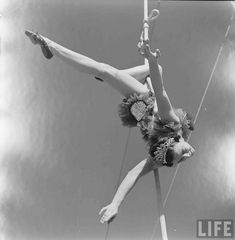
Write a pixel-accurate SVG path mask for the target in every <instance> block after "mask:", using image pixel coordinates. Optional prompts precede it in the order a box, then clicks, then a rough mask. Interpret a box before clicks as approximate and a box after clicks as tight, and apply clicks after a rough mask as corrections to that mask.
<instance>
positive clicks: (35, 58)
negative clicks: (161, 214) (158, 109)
mask: <svg viewBox="0 0 235 240" xmlns="http://www.w3.org/2000/svg"><path fill="white" fill-rule="evenodd" d="M3 2H4V1H3ZM3 2H2V3H3ZM155 6H156V3H155V2H151V4H150V9H152V8H154V7H155ZM1 12H2V15H3V17H2V18H1V79H0V132H1V134H0V135H1V137H0V206H1V208H0V228H1V235H0V239H1V240H21V239H22V240H28V239H30V240H42V239H46V240H54V239H58V240H64V239H66V240H67V239H68V240H74V239H81V240H83V239H84V240H93V239H104V236H105V231H106V225H102V224H100V223H99V216H98V212H99V210H100V209H101V208H102V207H103V206H105V205H106V204H108V203H109V202H110V201H111V200H112V197H113V195H114V192H115V186H116V184H117V181H118V176H119V172H120V167H121V160H122V156H123V152H124V148H125V144H126V140H127V136H128V129H127V128H124V127H122V126H121V122H120V119H119V117H118V114H117V105H118V104H119V103H120V101H121V99H122V97H121V96H120V95H119V93H117V92H116V91H115V90H113V89H111V88H110V86H108V85H106V84H105V83H101V82H98V81H96V80H94V79H93V77H92V76H90V75H86V74H83V73H80V72H78V71H77V69H75V68H74V67H71V66H68V65H66V64H65V63H64V62H63V61H61V60H60V59H58V58H56V57H54V58H52V59H51V60H47V59H45V58H44V57H43V55H42V53H41V51H40V48H39V47H35V46H33V45H32V44H31V43H30V41H29V40H28V39H27V38H26V37H25V35H24V30H25V29H30V30H33V31H38V32H40V33H41V34H42V35H44V36H47V37H48V38H50V39H52V40H54V41H56V42H58V43H60V44H61V45H63V46H65V47H67V48H69V49H71V50H73V51H77V52H79V53H82V54H85V55H87V56H89V57H91V58H93V59H95V60H97V61H100V62H104V63H108V64H110V65H112V66H114V67H116V68H119V69H124V68H128V67H133V66H136V65H141V64H143V59H142V57H141V56H139V55H138V53H137V48H136V45H137V43H138V40H139V35H140V31H141V26H142V18H143V4H142V1H141V0H138V1H136V0H135V1H134V0H128V1H113V0H110V1H107V0H105V1H103V0H96V1H94V0H76V1H75V0H70V1H62V0H47V1H46V0H44V1H39V0H24V1H23V0H20V1H16V0H11V1H7V2H6V4H3V6H2V8H1ZM231 14H232V7H231V5H230V3H229V2H226V1H224V2H222V1H209V2H203V1H200V2H196V1H192V2H191V1H182V2H180V1H172V2H166V1H162V2H161V8H160V17H159V18H158V19H157V22H156V27H155V30H154V32H153V35H152V43H151V47H152V49H155V48H159V49H160V50H161V53H162V56H161V58H160V60H159V61H160V64H161V65H162V67H163V78H164V82H165V87H166V90H167V92H168V95H169V96H170V99H171V101H172V103H173V105H174V106H175V107H182V108H184V109H185V110H186V111H188V112H190V113H191V114H192V115H193V116H195V115H196V112H197V108H198V106H199V103H200V100H201V97H202V95H203V92H204V90H205V87H206V85H207V82H208V80H209V77H210V74H211V72H212V68H213V65H214V63H215V59H216V57H217V55H218V52H219V49H220V46H221V44H222V42H223V40H224V35H225V32H226V29H227V26H228V24H229V22H230V17H231ZM233 30H234V31H235V23H234V24H233V25H232V26H231V32H233ZM234 63H235V52H234V49H233V48H232V43H230V44H229V43H226V44H225V45H224V48H223V51H222V53H221V56H220V58H219V62H218V65H217V67H216V69H215V73H214V75H213V79H212V82H211V85H210V87H209V89H208V92H207V95H206V98H205V101H204V103H203V106H202V109H201V112H200V114H199V116H198V119H197V122H196V126H195V131H194V133H193V134H192V137H191V139H190V143H191V144H192V145H193V147H194V148H195V150H196V154H195V155H194V156H193V157H192V158H191V159H190V160H189V161H187V162H185V163H183V164H182V165H181V167H180V169H179V172H178V175H177V177H176V179H175V183H174V185H173V189H172V192H171V194H170V196H169V198H168V201H167V203H166V208H165V214H166V221H167V230H168V236H169V239H170V240H171V239H172V240H178V239H181V240H184V239H187V240H191V239H192V240H193V239H197V238H196V221H197V219H234V218H235V210H234V209H235V201H234V200H235V163H234V155H235V150H234V144H235V127H234V120H235V110H234V100H235V72H234ZM146 154H147V148H146V146H145V144H144V142H143V141H142V139H141V135H140V133H139V132H138V129H132V130H131V136H130V141H129V144H128V151H127V158H126V162H125V165H124V169H123V173H122V177H124V175H125V174H126V173H127V172H128V171H129V170H130V169H131V168H132V167H133V166H135V165H136V164H137V163H138V162H139V161H141V160H142V159H144V158H145V157H146ZM174 170H175V169H172V168H162V169H160V180H161V187H162V194H163V198H164V197H165V195H166V193H167V190H168V187H169V184H170V181H171V179H172V176H173V174H174ZM156 221H157V203H156V191H155V183H154V178H153V174H152V173H150V174H148V175H147V176H145V177H144V178H143V179H140V180H139V182H138V183H137V185H136V186H135V188H134V189H133V190H132V192H131V193H130V194H129V195H128V197H127V199H126V200H125V201H124V203H123V204H122V206H121V208H120V210H119V215H118V216H117V218H116V219H115V221H114V222H113V223H112V224H111V226H110V231H109V239H115V240H122V239H139V240H141V239H151V236H152V235H154V238H155V239H156V238H157V237H159V236H160V230H159V228H158V229H157V231H156V233H155V234H153V229H154V226H155V223H156Z"/></svg>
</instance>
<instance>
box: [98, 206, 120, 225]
mask: <svg viewBox="0 0 235 240" xmlns="http://www.w3.org/2000/svg"><path fill="white" fill-rule="evenodd" d="M101 214H103V216H102V217H101V219H100V222H101V223H105V222H107V223H110V222H112V221H113V219H114V218H115V217H116V216H117V214H118V207H117V206H116V205H115V204H112V203H111V204H109V205H107V206H106V207H103V208H102V209H101V210H100V212H99V215H101Z"/></svg>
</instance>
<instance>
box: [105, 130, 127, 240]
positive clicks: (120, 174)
mask: <svg viewBox="0 0 235 240" xmlns="http://www.w3.org/2000/svg"><path fill="white" fill-rule="evenodd" d="M130 137H131V128H129V129H128V135H127V139H126V143H125V148H124V152H123V155H122V163H121V168H120V171H119V176H118V181H117V184H116V186H115V192H116V191H117V189H118V186H119V184H120V182H121V177H122V172H123V169H124V165H125V162H126V155H127V150H128V146H129V142H130ZM109 230H110V223H108V224H107V227H106V232H105V238H104V239H105V240H107V239H108V235H109Z"/></svg>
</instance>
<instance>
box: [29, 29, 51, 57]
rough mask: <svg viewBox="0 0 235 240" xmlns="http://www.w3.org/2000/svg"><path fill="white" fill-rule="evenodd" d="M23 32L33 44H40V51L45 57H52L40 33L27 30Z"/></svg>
mask: <svg viewBox="0 0 235 240" xmlns="http://www.w3.org/2000/svg"><path fill="white" fill-rule="evenodd" d="M25 34H26V36H27V37H28V38H29V39H30V40H31V42H32V43H33V44H39V45H40V46H41V50H42V53H43V55H44V56H45V57H46V58H47V59H51V58H52V57H53V53H52V51H51V50H50V48H49V46H48V45H47V42H46V41H45V40H44V39H43V37H42V36H41V35H40V34H38V33H33V32H31V31H28V30H26V31H25Z"/></svg>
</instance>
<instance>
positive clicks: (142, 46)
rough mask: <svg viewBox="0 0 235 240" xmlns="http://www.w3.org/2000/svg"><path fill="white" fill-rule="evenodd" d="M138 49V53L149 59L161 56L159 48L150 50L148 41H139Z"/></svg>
mask: <svg viewBox="0 0 235 240" xmlns="http://www.w3.org/2000/svg"><path fill="white" fill-rule="evenodd" d="M138 50H139V53H140V55H143V56H144V57H145V58H147V59H149V58H151V57H154V58H159V57H160V56H161V53H160V50H159V49H156V50H155V52H152V51H151V49H150V46H149V43H148V41H144V42H139V43H138Z"/></svg>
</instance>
